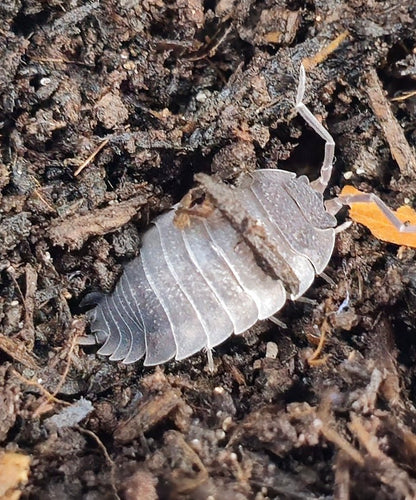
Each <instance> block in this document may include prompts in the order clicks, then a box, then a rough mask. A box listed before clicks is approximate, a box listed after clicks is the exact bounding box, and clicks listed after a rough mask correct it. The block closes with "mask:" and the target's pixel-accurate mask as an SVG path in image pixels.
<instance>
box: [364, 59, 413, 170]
mask: <svg viewBox="0 0 416 500" xmlns="http://www.w3.org/2000/svg"><path fill="white" fill-rule="evenodd" d="M367 86H368V87H367V89H366V90H367V95H368V98H369V101H370V106H371V109H372V110H373V112H374V114H375V115H376V117H377V119H378V121H379V123H380V125H381V128H382V129H383V132H384V135H385V137H386V140H387V142H388V144H389V148H390V152H391V154H392V156H393V158H394V160H395V161H396V162H397V165H398V166H399V168H400V172H401V174H402V175H404V176H405V177H408V178H409V179H416V157H415V152H414V151H413V149H412V147H411V146H410V145H409V143H408V142H407V139H406V137H405V135H404V132H403V129H402V127H401V126H400V124H399V122H398V121H397V120H396V118H395V116H394V115H393V112H392V110H391V106H390V102H389V100H388V99H387V97H386V96H385V93H384V89H383V87H382V84H381V82H380V79H379V77H378V75H377V72H376V70H375V69H371V70H370V71H369V72H368V73H367Z"/></svg>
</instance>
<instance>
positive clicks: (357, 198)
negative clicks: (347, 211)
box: [336, 193, 416, 233]
mask: <svg viewBox="0 0 416 500" xmlns="http://www.w3.org/2000/svg"><path fill="white" fill-rule="evenodd" d="M336 199H337V200H338V201H340V202H341V203H342V204H343V205H351V204H353V203H375V204H376V205H377V206H378V208H379V209H380V210H381V211H382V212H383V214H384V215H385V217H386V218H387V219H388V220H389V221H390V222H391V224H392V225H393V226H394V227H395V228H396V230H397V231H399V232H400V233H416V225H415V224H406V223H405V222H402V221H401V220H400V219H399V218H398V217H397V216H396V215H395V214H394V212H393V211H392V210H391V209H390V208H389V207H388V206H387V205H386V204H385V203H384V201H383V200H380V198H379V197H378V196H376V195H375V194H373V193H361V194H351V195H347V196H338V198H336Z"/></svg>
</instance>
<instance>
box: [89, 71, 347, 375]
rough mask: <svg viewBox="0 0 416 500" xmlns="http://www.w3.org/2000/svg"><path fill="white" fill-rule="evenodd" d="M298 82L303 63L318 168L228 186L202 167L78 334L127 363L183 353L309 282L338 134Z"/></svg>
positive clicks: (318, 265)
mask: <svg viewBox="0 0 416 500" xmlns="http://www.w3.org/2000/svg"><path fill="white" fill-rule="evenodd" d="M304 89H305V71H304V68H303V66H302V67H301V71H300V78H299V85H298V91H297V98H296V110H297V111H298V112H299V114H300V115H301V116H302V117H303V118H304V119H305V121H306V122H307V123H308V124H309V125H310V126H311V127H312V128H313V129H314V130H315V131H316V132H317V133H318V134H319V135H320V136H321V137H322V138H323V139H324V140H325V154H324V161H323V164H322V167H321V172H320V176H319V178H318V179H317V180H316V181H314V182H313V183H311V184H310V183H309V180H308V179H307V177H305V176H301V177H296V175H295V174H294V173H292V172H288V171H285V170H279V169H262V170H257V171H255V172H254V173H253V174H251V175H245V176H244V177H243V178H242V179H241V180H240V185H239V187H231V186H228V185H226V184H224V183H221V182H220V181H216V180H214V179H213V178H212V177H209V176H207V175H205V174H198V175H197V176H196V181H197V182H198V183H199V187H198V188H196V189H194V190H191V192H190V193H189V194H188V195H187V196H185V198H184V200H183V201H182V203H180V204H178V205H176V206H174V207H173V210H170V211H169V212H167V213H164V214H162V215H160V216H159V217H157V218H156V219H155V221H154V224H153V226H152V227H151V228H150V229H149V230H148V231H147V232H146V233H145V234H144V237H143V244H142V248H141V251H140V255H139V256H138V257H137V258H136V259H134V260H133V261H132V262H130V263H129V264H127V266H126V267H125V269H124V272H123V275H122V276H121V279H120V280H119V282H118V284H117V286H116V288H115V290H114V292H113V293H112V294H111V295H107V296H104V297H103V299H102V300H101V301H100V302H99V303H98V305H97V306H96V307H95V308H94V309H92V310H90V311H89V312H88V313H87V315H88V318H89V320H90V323H91V332H92V333H93V335H90V336H87V337H86V338H84V341H83V343H95V342H96V343H100V344H103V345H102V346H101V348H100V349H99V351H98V353H99V354H103V355H106V356H110V359H111V360H113V361H123V362H124V363H133V362H135V361H138V360H140V359H141V358H142V357H143V356H144V357H145V359H144V364H145V365H147V366H149V365H157V364H160V363H164V362H166V361H168V360H169V359H171V358H175V359H177V360H182V359H185V358H187V357H189V356H191V355H192V354H194V353H196V352H198V351H200V350H201V349H203V348H206V349H207V350H208V351H209V350H210V349H212V348H213V347H215V346H217V345H218V344H220V343H222V342H223V341H225V340H226V339H227V338H228V337H229V336H230V335H232V334H233V333H234V334H236V335H238V334H240V333H243V332H245V331H246V330H247V329H249V328H250V327H251V326H252V325H254V324H255V323H256V322H257V321H258V320H261V319H266V318H269V317H271V316H273V315H274V314H275V313H276V312H277V311H279V310H280V309H281V308H282V307H283V305H284V303H285V302H286V299H287V298H288V297H289V298H290V299H292V300H295V299H297V298H298V297H300V296H302V295H303V294H304V293H305V292H306V290H307V289H308V288H309V287H310V285H311V284H312V282H313V280H314V278H315V275H316V274H320V273H322V272H323V270H324V269H325V267H326V266H327V264H328V261H329V259H330V258H331V255H332V252H333V248H334V244H335V226H336V219H335V217H334V215H333V213H330V212H331V211H330V210H327V209H326V208H325V204H324V201H323V192H324V191H325V188H326V186H327V184H328V182H329V179H330V176H331V172H332V164H333V158H334V148H335V143H334V141H333V139H332V137H331V135H330V134H329V132H328V131H327V130H326V129H325V128H324V127H323V126H322V125H321V123H320V122H319V121H318V120H317V118H316V117H315V116H314V115H313V114H312V113H311V112H310V111H309V109H308V108H307V107H306V106H305V105H304V104H303V102H302V98H303V94H304ZM342 203H347V204H348V199H347V198H345V199H343V200H342ZM335 205H337V204H335ZM335 205H334V208H338V206H339V204H338V206H335ZM333 211H334V212H335V210H333Z"/></svg>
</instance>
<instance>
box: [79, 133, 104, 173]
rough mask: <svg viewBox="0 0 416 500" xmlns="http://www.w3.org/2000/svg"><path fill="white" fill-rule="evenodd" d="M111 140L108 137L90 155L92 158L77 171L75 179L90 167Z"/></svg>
mask: <svg viewBox="0 0 416 500" xmlns="http://www.w3.org/2000/svg"><path fill="white" fill-rule="evenodd" d="M109 140H110V138H109V137H107V139H104V140H103V142H102V143H101V144H100V145H99V146H98V148H97V149H96V150H95V151H94V152H93V153H91V154H90V156H89V157H88V158H87V159H86V160H85V161H84V162H82V163H81V165H80V166H79V167H78V168H77V169H76V170H75V172H74V177H76V176H77V175H79V174H80V173H81V172H82V171H83V170H84V168H85V167H86V166H88V165H89V164H90V163H91V162H92V160H93V159H94V158H95V157H96V156H97V155H98V153H99V152H100V151H101V150H102V149H103V147H104V146H105V145H106V144H108V141H109Z"/></svg>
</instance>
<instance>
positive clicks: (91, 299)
mask: <svg viewBox="0 0 416 500" xmlns="http://www.w3.org/2000/svg"><path fill="white" fill-rule="evenodd" d="M104 297H105V294H104V293H102V292H90V293H87V294H86V295H85V296H84V297H83V298H82V299H81V301H80V303H79V307H81V308H84V307H93V306H96V305H98V304H99V303H100V302H101V301H102V300H103V298H104Z"/></svg>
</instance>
